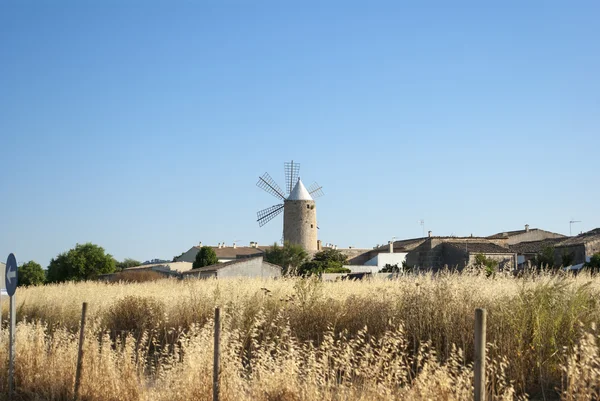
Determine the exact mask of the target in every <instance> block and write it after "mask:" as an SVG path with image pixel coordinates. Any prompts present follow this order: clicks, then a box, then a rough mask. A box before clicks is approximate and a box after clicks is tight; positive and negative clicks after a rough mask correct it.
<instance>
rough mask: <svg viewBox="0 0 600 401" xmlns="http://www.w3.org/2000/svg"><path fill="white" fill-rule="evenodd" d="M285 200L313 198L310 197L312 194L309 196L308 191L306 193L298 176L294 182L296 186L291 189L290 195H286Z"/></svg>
mask: <svg viewBox="0 0 600 401" xmlns="http://www.w3.org/2000/svg"><path fill="white" fill-rule="evenodd" d="M286 200H308V201H311V200H313V198H312V196H310V193H308V191H307V190H306V187H305V186H304V184H303V183H302V180H300V178H298V182H297V183H296V186H295V187H294V189H292V192H290V196H288V197H287V199H286Z"/></svg>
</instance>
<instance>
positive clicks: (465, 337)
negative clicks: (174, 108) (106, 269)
mask: <svg viewBox="0 0 600 401" xmlns="http://www.w3.org/2000/svg"><path fill="white" fill-rule="evenodd" d="M599 295H600V278H596V277H591V276H589V275H579V276H577V277H571V276H560V275H559V276H553V275H549V274H542V275H538V276H530V277H524V278H513V277H508V276H501V275H496V276H495V277H492V278H486V277H485V276H484V275H478V274H475V273H467V274H450V273H448V274H439V275H436V276H431V275H420V276H406V277H402V278H400V279H398V280H388V281H384V280H372V281H358V282H347V281H344V282H335V283H323V282H320V281H318V280H314V279H283V280H276V281H261V280H248V279H239V280H238V279H232V280H221V281H217V280H185V281H177V280H172V279H164V280H158V281H153V282H145V283H100V282H87V283H67V284H60V285H47V286H42V287H32V288H24V289H19V290H18V291H17V313H18V320H19V323H18V326H17V334H16V348H17V354H16V365H15V366H16V379H15V381H16V388H17V396H18V397H17V399H19V400H70V399H72V397H73V383H74V376H75V368H76V360H77V344H78V337H79V333H78V328H79V321H80V313H81V303H82V302H84V301H85V302H88V304H89V306H88V325H87V330H86V342H85V353H84V362H83V376H82V384H81V399H82V400H127V401H129V400H159V401H160V400H169V401H179V400H182V401H183V400H186V401H187V400H211V399H212V357H213V355H212V352H213V348H212V347H213V344H212V341H213V338H212V336H213V322H212V320H211V319H212V317H213V313H214V308H215V306H217V305H219V306H220V307H221V308H222V315H223V322H222V324H223V326H222V327H223V328H222V342H221V350H222V356H221V360H222V364H221V369H222V373H221V399H222V400H230V401H233V400H253V401H267V400H268V401H296V400H297V401H300V400H319V401H326V400H340V401H341V400H365V401H366V400H468V399H472V391H473V390H472V386H473V373H472V372H473V369H472V358H473V325H474V309H475V308H478V307H483V308H486V309H487V311H488V319H487V322H488V325H487V333H488V365H487V376H488V394H489V398H488V399H494V400H512V399H525V398H527V399H529V398H534V399H540V400H541V399H563V400H597V399H599V398H598V397H599V384H600V355H599V349H598V337H597V333H596V323H597V322H598V321H599V320H600V305H599V303H598V301H599V300H600V298H599ZM7 309H8V308H7V302H3V313H2V314H3V319H4V328H5V327H6V321H5V319H6V315H7ZM7 339H8V334H7V330H5V329H3V330H2V333H1V342H2V344H1V346H0V363H1V364H2V365H3V367H2V369H1V370H0V399H6V393H7V384H6V383H7V371H8V368H7V365H8V350H7V348H8V347H7ZM2 397H4V398H2Z"/></svg>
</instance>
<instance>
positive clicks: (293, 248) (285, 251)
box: [265, 241, 308, 274]
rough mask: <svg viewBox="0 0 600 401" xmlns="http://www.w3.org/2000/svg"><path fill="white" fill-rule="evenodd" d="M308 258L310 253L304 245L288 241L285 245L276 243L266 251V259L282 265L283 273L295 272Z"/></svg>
mask: <svg viewBox="0 0 600 401" xmlns="http://www.w3.org/2000/svg"><path fill="white" fill-rule="evenodd" d="M307 259H308V254H307V253H306V251H305V250H304V248H302V245H295V244H291V243H290V242H289V241H286V242H285V243H284V244H283V246H279V245H277V243H274V244H273V246H272V247H271V248H270V249H267V250H266V251H265V261H267V262H269V263H273V264H274V265H278V266H281V267H282V270H283V271H282V273H283V274H293V273H294V272H296V270H297V269H298V268H299V267H300V266H301V265H302V264H303V263H304V262H306V260H307Z"/></svg>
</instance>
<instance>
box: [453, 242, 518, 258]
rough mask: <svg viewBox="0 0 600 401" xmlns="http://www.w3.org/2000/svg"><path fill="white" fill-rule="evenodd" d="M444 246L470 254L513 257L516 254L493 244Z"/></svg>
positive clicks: (459, 243)
mask: <svg viewBox="0 0 600 401" xmlns="http://www.w3.org/2000/svg"><path fill="white" fill-rule="evenodd" d="M444 245H446V246H450V247H453V248H456V249H459V250H462V251H468V252H469V253H505V254H511V255H512V254H513V253H514V252H513V251H511V250H510V249H508V248H504V247H502V246H500V245H496V244H493V243H491V242H475V241H473V242H471V241H466V242H445V243H444Z"/></svg>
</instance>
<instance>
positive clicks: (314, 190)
mask: <svg viewBox="0 0 600 401" xmlns="http://www.w3.org/2000/svg"><path fill="white" fill-rule="evenodd" d="M308 193H309V194H310V196H312V197H313V199H316V198H319V197H321V196H323V195H325V194H324V193H323V187H322V186H320V185H319V184H317V183H316V182H313V183H312V185H311V186H310V187H308Z"/></svg>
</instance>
